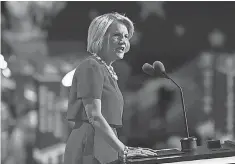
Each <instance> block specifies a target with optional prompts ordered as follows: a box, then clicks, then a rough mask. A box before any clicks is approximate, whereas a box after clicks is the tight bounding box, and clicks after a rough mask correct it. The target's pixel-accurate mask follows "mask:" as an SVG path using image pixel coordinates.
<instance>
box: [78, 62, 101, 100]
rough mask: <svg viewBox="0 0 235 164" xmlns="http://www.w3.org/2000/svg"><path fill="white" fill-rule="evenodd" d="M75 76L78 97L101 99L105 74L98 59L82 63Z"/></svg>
mask: <svg viewBox="0 0 235 164" xmlns="http://www.w3.org/2000/svg"><path fill="white" fill-rule="evenodd" d="M75 76H76V78H77V97H78V98H97V99H101V96H102V90H103V83H104V74H103V71H102V68H101V67H100V65H99V64H98V63H97V62H96V61H87V62H86V63H83V64H81V66H80V68H79V70H78V71H77V73H76V74H75Z"/></svg>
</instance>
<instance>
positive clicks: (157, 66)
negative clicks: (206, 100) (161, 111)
mask: <svg viewBox="0 0 235 164" xmlns="http://www.w3.org/2000/svg"><path fill="white" fill-rule="evenodd" d="M153 68H154V70H155V72H159V71H160V73H161V74H162V75H163V76H164V77H165V78H167V79H170V80H171V81H172V82H173V83H174V84H175V85H176V86H177V87H178V88H179V90H180V96H181V104H182V108H183V114H184V124H185V133H186V136H187V138H182V139H181V147H182V151H191V150H193V149H195V148H196V146H197V143H196V140H197V139H196V138H194V137H190V136H189V130H188V121H187V114H186V110H185V103H184V95H183V90H182V88H181V87H180V86H179V85H178V84H177V83H176V82H175V81H174V80H173V79H172V78H171V77H169V76H168V75H167V73H166V70H165V67H164V65H163V63H162V62H160V61H155V62H154V63H153Z"/></svg>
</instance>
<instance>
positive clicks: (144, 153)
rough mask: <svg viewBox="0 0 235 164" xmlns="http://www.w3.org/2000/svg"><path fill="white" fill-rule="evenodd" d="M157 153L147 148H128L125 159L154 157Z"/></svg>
mask: <svg viewBox="0 0 235 164" xmlns="http://www.w3.org/2000/svg"><path fill="white" fill-rule="evenodd" d="M156 155H157V153H156V152H154V150H152V149H149V148H141V147H137V148H135V147H129V149H128V153H127V159H128V158H133V157H153V156H156Z"/></svg>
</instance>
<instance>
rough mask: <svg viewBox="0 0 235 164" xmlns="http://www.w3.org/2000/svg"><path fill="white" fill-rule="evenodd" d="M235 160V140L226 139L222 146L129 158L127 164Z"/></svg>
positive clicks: (213, 163)
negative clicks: (174, 153) (173, 153)
mask: <svg viewBox="0 0 235 164" xmlns="http://www.w3.org/2000/svg"><path fill="white" fill-rule="evenodd" d="M234 162H235V142H231V141H225V142H224V143H223V144H221V148H216V149H209V148H207V145H202V146H198V147H197V149H196V150H195V151H193V152H183V153H181V154H176V155H166V156H157V157H144V158H138V159H137V158H136V159H128V162H127V164H137V163H138V164H158V163H159V164H160V163H161V164H167V163H174V164H198V163H199V164H217V163H218V164H228V163H234Z"/></svg>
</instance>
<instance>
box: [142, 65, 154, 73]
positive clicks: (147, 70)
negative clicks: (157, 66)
mask: <svg viewBox="0 0 235 164" xmlns="http://www.w3.org/2000/svg"><path fill="white" fill-rule="evenodd" d="M142 70H143V71H144V72H145V73H146V74H148V75H150V76H154V74H155V70H154V68H153V66H152V65H150V64H149V63H144V65H143V66H142Z"/></svg>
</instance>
